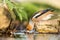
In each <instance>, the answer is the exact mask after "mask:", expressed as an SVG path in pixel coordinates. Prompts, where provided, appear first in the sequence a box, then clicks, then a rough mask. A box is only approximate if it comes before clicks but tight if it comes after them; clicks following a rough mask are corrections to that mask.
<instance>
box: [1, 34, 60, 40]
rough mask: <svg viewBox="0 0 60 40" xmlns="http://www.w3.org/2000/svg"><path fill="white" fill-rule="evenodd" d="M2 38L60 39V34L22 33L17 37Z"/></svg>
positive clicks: (3, 38)
mask: <svg viewBox="0 0 60 40" xmlns="http://www.w3.org/2000/svg"><path fill="white" fill-rule="evenodd" d="M0 40H60V34H20V35H15V37H0Z"/></svg>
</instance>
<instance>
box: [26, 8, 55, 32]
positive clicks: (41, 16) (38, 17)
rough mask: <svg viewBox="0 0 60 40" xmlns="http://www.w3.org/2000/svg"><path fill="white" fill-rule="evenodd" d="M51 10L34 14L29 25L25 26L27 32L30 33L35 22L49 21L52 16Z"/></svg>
mask: <svg viewBox="0 0 60 40" xmlns="http://www.w3.org/2000/svg"><path fill="white" fill-rule="evenodd" d="M53 11H54V10H53V9H51V8H48V9H45V10H42V11H38V12H36V13H35V14H34V15H33V16H32V17H31V19H30V21H29V24H28V25H27V30H28V32H29V31H32V30H33V29H34V25H35V23H36V22H40V21H44V20H49V19H50V18H51V17H52V16H53Z"/></svg>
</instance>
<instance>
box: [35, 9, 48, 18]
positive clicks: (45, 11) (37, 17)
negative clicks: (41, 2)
mask: <svg viewBox="0 0 60 40" xmlns="http://www.w3.org/2000/svg"><path fill="white" fill-rule="evenodd" d="M48 11H49V10H44V11H43V12H42V13H41V14H40V15H37V16H36V17H35V18H38V17H39V16H41V15H43V14H45V13H46V12H48Z"/></svg>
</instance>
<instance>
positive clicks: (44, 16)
mask: <svg viewBox="0 0 60 40" xmlns="http://www.w3.org/2000/svg"><path fill="white" fill-rule="evenodd" d="M53 11H54V10H53V9H50V8H48V9H46V10H43V11H41V12H40V11H39V12H37V13H35V14H34V15H33V17H32V21H35V22H36V21H41V20H48V19H50V18H51V17H52V16H53Z"/></svg>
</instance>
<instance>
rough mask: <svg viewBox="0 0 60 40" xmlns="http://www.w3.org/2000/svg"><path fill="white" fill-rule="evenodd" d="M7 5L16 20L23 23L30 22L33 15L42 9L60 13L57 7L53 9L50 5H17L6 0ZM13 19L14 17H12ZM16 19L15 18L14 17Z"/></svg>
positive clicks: (30, 3)
mask: <svg viewBox="0 0 60 40" xmlns="http://www.w3.org/2000/svg"><path fill="white" fill-rule="evenodd" d="M6 4H7V6H8V8H9V10H10V11H12V12H13V13H14V14H15V16H16V19H18V20H20V21H23V20H26V21H29V19H30V18H31V17H32V15H33V14H34V13H35V12H37V11H39V10H40V9H47V8H52V9H54V10H55V12H59V11H60V9H57V8H55V7H52V6H50V5H48V4H40V3H32V2H29V3H23V2H22V3H16V2H11V1H10V0H6ZM12 17H13V15H12ZM13 18H14V17H13Z"/></svg>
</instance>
